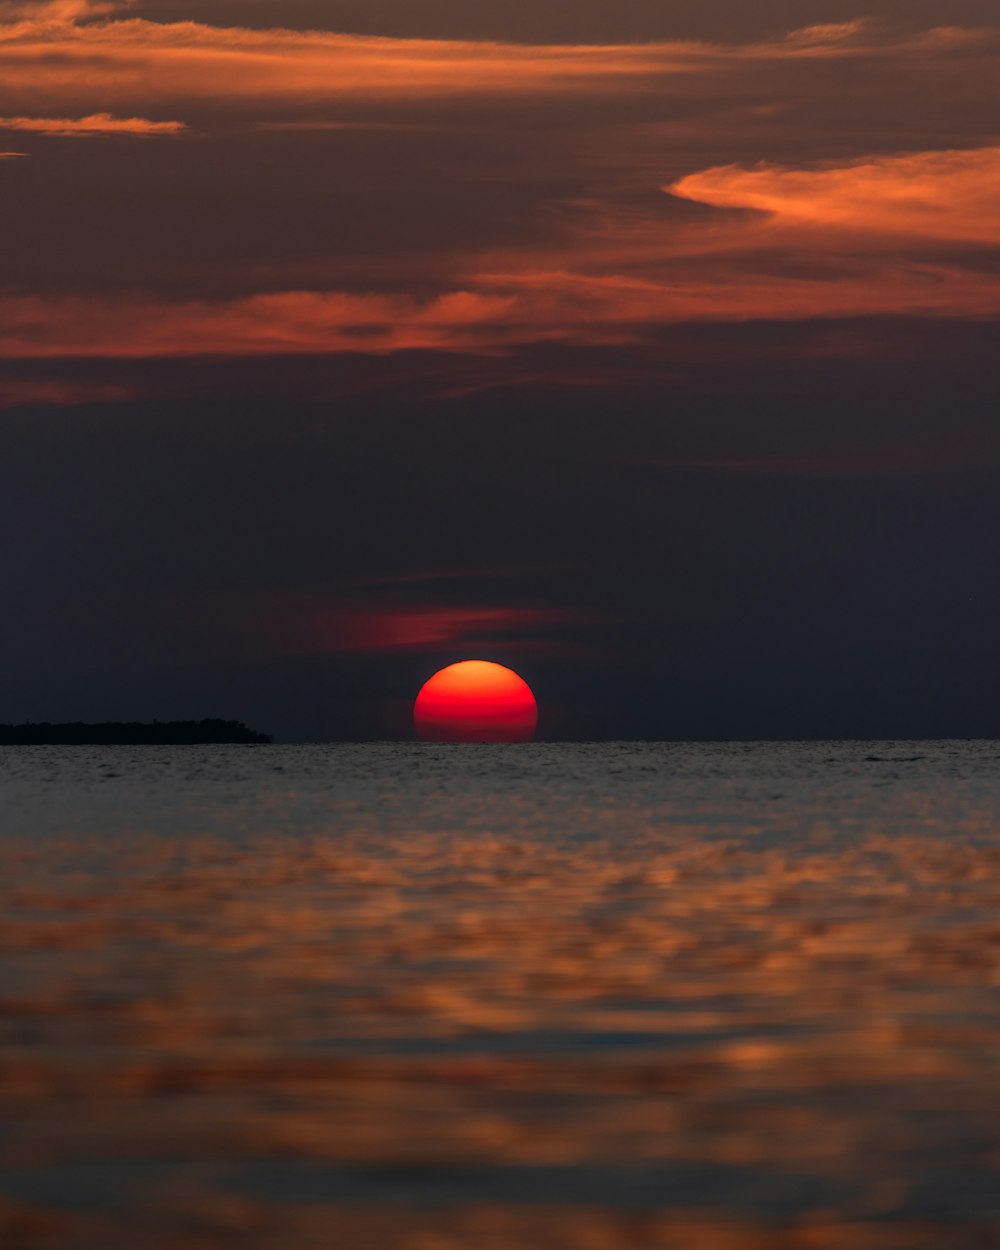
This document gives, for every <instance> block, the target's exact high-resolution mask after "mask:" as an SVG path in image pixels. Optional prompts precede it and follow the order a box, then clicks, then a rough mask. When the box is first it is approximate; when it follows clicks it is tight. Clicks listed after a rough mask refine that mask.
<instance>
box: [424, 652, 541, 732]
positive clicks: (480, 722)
mask: <svg viewBox="0 0 1000 1250" xmlns="http://www.w3.org/2000/svg"><path fill="white" fill-rule="evenodd" d="M413 720H414V724H415V725H416V730H417V735H418V736H419V737H420V738H423V739H424V740H425V741H427V742H530V741H531V740H532V738H534V736H535V730H536V728H537V726H538V705H537V703H536V702H535V696H534V695H533V694H532V693H531V688H530V686H529V685H528V684H527V682H526V681H524V680H523V678H521V677H519V676H518V675H517V673H515V672H514V671H513V670H512V669H509V668H504V666H503V665H502V664H491V663H489V662H488V661H487V660H465V661H464V662H462V663H460V664H452V665H450V666H449V667H448V668H443V669H441V671H440V672H438V673H435V674H434V676H433V677H432V678H431V679H430V681H428V682H427V683H426V685H425V686H424V687H423V689H422V690H421V691H420V694H419V695H418V696H417V701H416V704H415V705H414V708H413Z"/></svg>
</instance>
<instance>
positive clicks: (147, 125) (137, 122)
mask: <svg viewBox="0 0 1000 1250" xmlns="http://www.w3.org/2000/svg"><path fill="white" fill-rule="evenodd" d="M184 129H186V127H185V125H184V123H183V122H151V121H148V120H147V119H146V118H145V117H114V116H112V114H111V113H91V114H89V116H87V117H0V130H27V131H31V132H32V133H34V134H41V135H70V136H74V135H81V136H86V135H138V136H140V137H143V136H146V135H175V134H179V133H180V131H182V130H184Z"/></svg>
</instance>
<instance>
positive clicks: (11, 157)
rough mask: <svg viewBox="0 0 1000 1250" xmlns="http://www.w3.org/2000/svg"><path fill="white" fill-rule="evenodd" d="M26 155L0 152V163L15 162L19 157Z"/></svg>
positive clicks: (23, 153)
mask: <svg viewBox="0 0 1000 1250" xmlns="http://www.w3.org/2000/svg"><path fill="white" fill-rule="evenodd" d="M27 155H28V153H27V152H0V161H16V160H17V159H18V158H19V157H22V156H27Z"/></svg>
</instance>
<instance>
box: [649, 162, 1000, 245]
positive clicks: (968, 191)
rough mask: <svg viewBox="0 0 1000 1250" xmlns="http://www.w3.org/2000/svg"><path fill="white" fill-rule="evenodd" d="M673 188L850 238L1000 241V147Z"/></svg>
mask: <svg viewBox="0 0 1000 1250" xmlns="http://www.w3.org/2000/svg"><path fill="white" fill-rule="evenodd" d="M666 190H667V191H668V192H669V193H670V194H671V195H676V196H679V197H681V198H682V199H688V200H694V201H696V202H698V203H701V204H711V205H713V206H715V207H719V208H746V209H755V210H757V211H758V212H761V213H765V214H767V215H768V216H770V217H771V218H772V219H773V221H774V222H775V223H776V224H777V225H778V226H781V227H794V226H803V227H812V228H820V229H824V230H828V231H829V230H833V231H836V232H837V233H838V236H839V237H840V241H841V243H844V242H847V240H846V239H845V237H844V236H846V235H848V234H851V235H859V234H860V235H870V236H874V237H875V238H876V239H877V240H878V241H879V242H880V243H881V242H884V240H885V237H886V236H888V237H889V238H890V240H892V239H897V240H899V239H903V240H915V239H920V240H924V239H930V240H944V241H949V242H957V243H987V244H994V245H995V244H1000V147H993V148H977V149H972V150H971V151H950V152H918V153H915V154H913V155H907V156H890V157H872V158H866V159H864V160H859V161H855V162H852V163H851V164H849V165H846V166H845V165H841V166H831V167H827V168H821V169H781V168H778V167H776V166H771V165H761V166H756V167H752V168H750V169H746V168H741V167H740V166H737V165H729V166H726V167H724V168H720V169H708V170H703V171H702V172H700V173H695V174H689V175H688V176H687V177H685V178H681V179H679V180H678V181H677V182H675V183H673V184H672V185H671V186H669V187H667V188H666Z"/></svg>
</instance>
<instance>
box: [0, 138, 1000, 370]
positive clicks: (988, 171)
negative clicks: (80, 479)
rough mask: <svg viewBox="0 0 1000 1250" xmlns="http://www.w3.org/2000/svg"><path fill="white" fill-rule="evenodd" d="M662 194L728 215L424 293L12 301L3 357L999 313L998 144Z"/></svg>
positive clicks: (518, 257) (592, 244)
mask: <svg viewBox="0 0 1000 1250" xmlns="http://www.w3.org/2000/svg"><path fill="white" fill-rule="evenodd" d="M668 190H669V192H670V194H672V195H674V196H678V195H683V196H685V197H686V198H689V199H694V200H700V201H701V202H703V203H706V204H709V205H711V206H713V207H714V208H719V209H725V210H727V211H726V212H725V213H724V214H723V216H722V217H721V218H719V217H716V216H712V217H711V218H709V219H705V220H699V221H694V222H690V223H688V224H687V225H686V226H684V227H683V228H680V227H677V228H674V229H672V230H670V229H667V228H666V227H665V225H664V224H663V222H658V221H655V220H646V221H642V222H639V223H636V222H627V223H626V225H627V226H628V227H629V228H627V229H622V228H620V227H621V223H620V222H618V221H616V220H615V219H614V218H613V217H611V218H608V217H607V216H606V215H605V216H602V217H601V218H600V219H599V222H598V223H597V224H596V225H595V226H593V227H592V228H591V229H590V230H589V231H588V230H583V231H581V232H580V233H579V234H578V235H577V237H575V238H571V239H570V240H569V241H568V243H567V244H566V245H565V247H564V248H563V249H562V250H561V251H557V252H556V253H555V254H554V255H553V254H545V253H544V252H542V253H538V252H536V251H533V250H531V249H522V250H520V251H516V250H515V251H512V252H509V253H508V254H507V255H506V256H503V257H494V258H492V259H493V260H498V261H502V262H504V263H503V264H500V265H499V266H498V267H496V268H491V269H489V270H486V269H483V270H480V271H478V272H472V273H468V274H466V275H464V277H463V278H462V279H461V284H460V285H457V286H455V287H454V288H452V289H448V290H444V291H441V292H438V293H436V294H431V295H426V296H423V297H417V296H415V295H412V294H409V293H406V292H404V291H399V292H388V293H386V292H377V293H370V292H355V291H347V290H327V291H322V290H317V291H308V290H305V291H278V292H269V293H263V294H251V295H248V296H241V297H237V298H232V299H216V300H195V301H192V300H189V301H178V302H171V301H169V300H165V299H158V298H156V297H153V296H142V295H138V296H137V295H134V294H128V295H124V294H123V295H118V296H112V297H104V298H88V297H83V296H64V297H60V296H53V297H40V296H35V297H31V296H7V297H6V298H0V355H3V356H6V357H10V358H26V359H27V358H45V357H50V356H79V357H115V356H117V357H169V356H178V357H183V356H205V355H223V356H225V355H229V356H242V355H282V354H302V353H307V354H324V353H336V352H341V353H344V352H349V353H356V354H363V355H371V354H376V355H378V354H384V353H390V352H400V351H414V350H422V351H453V352H472V353H483V352H493V351H504V350H509V349H511V348H514V347H516V346H519V345H524V344H530V343H543V342H569V343H588V344H596V345H601V344H603V345H614V344H622V343H632V342H639V341H642V340H643V339H644V338H647V337H648V336H649V335H650V334H652V333H655V331H656V330H657V329H658V328H660V327H662V326H666V325H673V324H678V323H682V322H702V321H753V320H794V319H809V318H831V317H832V318H844V317H858V316H875V315H901V314H902V315H906V316H925V317H931V316H932V317H966V318H969V317H972V318H975V317H992V316H996V315H998V314H1000V281H998V279H997V277H996V275H995V273H994V272H993V271H992V269H991V268H990V266H988V265H983V264H982V255H981V253H982V248H983V247H984V246H995V245H997V244H1000V225H998V222H1000V148H995V147H994V148H984V149H979V150H976V151H967V152H954V151H947V152H924V153H920V154H916V155H912V156H905V157H881V158H872V159H869V160H867V161H863V162H851V163H850V164H848V165H846V166H842V167H836V168H833V167H823V168H821V169H800V170H790V169H779V168H776V167H757V168H754V169H749V170H747V169H740V168H738V167H734V166H730V167H725V168H721V169H710V170H706V171H704V172H703V173H701V174H697V175H692V176H690V177H687V178H684V179H682V180H680V181H679V182H677V183H675V184H672V185H671V186H670V187H669V188H668ZM733 210H738V211H733ZM746 210H752V211H750V212H747V211H746ZM893 222H895V223H896V225H895V229H893V228H892V223H893Z"/></svg>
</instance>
